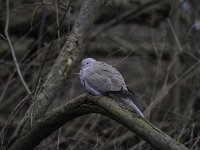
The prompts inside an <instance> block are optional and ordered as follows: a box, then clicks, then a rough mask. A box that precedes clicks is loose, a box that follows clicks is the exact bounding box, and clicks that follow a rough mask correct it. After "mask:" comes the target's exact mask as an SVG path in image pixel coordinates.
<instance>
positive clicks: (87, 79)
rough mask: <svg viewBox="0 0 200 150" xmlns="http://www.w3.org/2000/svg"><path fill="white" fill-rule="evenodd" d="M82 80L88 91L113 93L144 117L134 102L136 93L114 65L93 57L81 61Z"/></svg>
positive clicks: (92, 92)
mask: <svg viewBox="0 0 200 150" xmlns="http://www.w3.org/2000/svg"><path fill="white" fill-rule="evenodd" d="M80 80H81V83H82V85H83V86H84V87H85V88H86V90H87V91H88V92H90V93H91V94H93V95H104V94H113V95H116V96H118V97H119V98H121V99H122V100H123V101H124V102H125V103H126V104H127V105H129V106H130V107H131V108H133V110H134V111H136V113H138V114H139V115H140V116H141V117H144V115H143V114H142V112H141V111H140V110H139V109H138V107H137V106H136V105H135V104H134V103H133V101H132V100H131V97H133V95H134V93H133V92H132V91H131V90H130V89H129V88H128V87H127V86H126V83H125V81H124V78H123V77H122V75H121V74H120V73H119V71H117V70H116V69H115V68H114V67H112V66H111V65H109V64H106V63H104V62H100V61H96V60H95V59H93V58H86V59H83V60H82V62H81V70H80Z"/></svg>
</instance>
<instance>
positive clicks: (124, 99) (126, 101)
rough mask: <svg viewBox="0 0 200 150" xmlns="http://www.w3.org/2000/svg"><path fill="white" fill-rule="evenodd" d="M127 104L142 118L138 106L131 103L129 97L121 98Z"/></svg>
mask: <svg viewBox="0 0 200 150" xmlns="http://www.w3.org/2000/svg"><path fill="white" fill-rule="evenodd" d="M121 99H122V100H123V101H124V102H125V103H126V104H127V105H129V106H130V107H131V108H133V110H134V111H135V112H136V113H137V114H138V115H139V116H141V117H143V118H144V115H143V113H142V112H141V111H140V110H139V108H138V107H137V106H136V105H135V104H134V103H133V101H132V100H131V99H129V98H121Z"/></svg>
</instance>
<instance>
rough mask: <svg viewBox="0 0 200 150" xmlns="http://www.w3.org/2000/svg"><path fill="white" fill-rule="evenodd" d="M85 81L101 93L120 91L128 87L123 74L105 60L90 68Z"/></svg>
mask: <svg viewBox="0 0 200 150" xmlns="http://www.w3.org/2000/svg"><path fill="white" fill-rule="evenodd" d="M85 82H87V83H88V84H89V85H90V86H91V87H92V88H93V89H95V90H97V91H99V92H101V93H104V92H107V91H120V90H121V89H122V88H125V87H126V85H125V82H124V79H123V77H122V75H121V74H120V73H119V72H118V71H117V70H116V69H115V68H113V67H112V66H111V65H108V64H106V63H103V62H96V63H94V64H93V65H91V66H90V67H89V68H88V70H87V72H86V76H85Z"/></svg>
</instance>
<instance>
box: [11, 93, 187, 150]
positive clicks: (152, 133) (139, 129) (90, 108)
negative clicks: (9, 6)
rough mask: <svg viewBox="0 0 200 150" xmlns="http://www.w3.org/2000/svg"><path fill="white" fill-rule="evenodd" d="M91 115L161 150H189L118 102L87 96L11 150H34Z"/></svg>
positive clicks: (52, 116)
mask: <svg viewBox="0 0 200 150" xmlns="http://www.w3.org/2000/svg"><path fill="white" fill-rule="evenodd" d="M88 113H100V114H103V115H106V116H108V117H110V118H112V119H114V120H116V121H118V122H119V123H121V124H122V125H124V126H125V127H127V128H128V129H129V130H131V131H132V132H134V133H136V134H137V135H138V136H140V137H141V138H143V139H144V140H146V141H147V142H149V143H150V144H151V145H152V146H154V147H156V148H157V149H162V150H187V148H186V147H185V146H183V145H182V144H180V143H179V142H177V141H175V140H174V139H172V138H171V137H170V136H168V135H166V134H165V133H164V132H162V131H161V130H160V129H158V128H157V127H155V126H154V125H152V124H151V123H150V122H148V121H147V120H145V119H143V118H139V117H138V116H137V115H136V114H135V113H133V112H132V111H131V110H129V109H127V108H126V107H124V106H123V105H121V104H119V103H118V102H116V101H115V100H113V99H111V98H109V97H105V96H99V97H94V96H91V95H87V94H82V95H80V96H78V97H77V98H75V99H73V100H71V101H69V102H68V103H66V104H65V105H62V106H60V107H58V108H56V109H54V110H53V111H51V112H50V113H47V114H46V115H44V117H42V118H41V119H40V120H38V121H37V122H36V123H35V124H34V125H33V126H32V127H31V128H30V130H29V131H27V132H26V133H25V134H23V135H22V136H21V137H20V138H19V139H18V140H17V141H16V142H15V143H14V144H13V145H12V146H11V147H10V148H9V150H19V149H29V150H31V149H34V147H36V146H37V145H38V144H39V143H40V142H41V141H42V140H43V139H45V138H46V137H48V136H49V134H51V133H52V132H53V131H55V130H56V129H58V128H60V127H61V126H62V125H64V124H65V123H66V122H68V121H70V120H72V119H74V118H77V117H80V116H82V115H85V114H88Z"/></svg>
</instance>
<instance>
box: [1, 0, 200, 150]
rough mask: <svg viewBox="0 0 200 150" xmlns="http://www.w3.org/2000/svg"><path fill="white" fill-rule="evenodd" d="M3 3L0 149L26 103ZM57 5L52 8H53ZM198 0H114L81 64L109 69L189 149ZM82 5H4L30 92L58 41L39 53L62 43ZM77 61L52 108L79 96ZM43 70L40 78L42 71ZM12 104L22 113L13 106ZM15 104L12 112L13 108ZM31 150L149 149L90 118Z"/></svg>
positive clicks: (194, 118)
mask: <svg viewBox="0 0 200 150" xmlns="http://www.w3.org/2000/svg"><path fill="white" fill-rule="evenodd" d="M5 3H6V2H4V1H2V0H1V1H0V35H1V37H0V129H1V128H3V127H4V126H5V125H7V124H6V121H7V120H8V117H10V118H11V119H12V120H13V122H12V124H9V130H8V131H7V132H1V146H3V145H6V143H7V142H8V141H9V139H10V138H11V135H12V133H13V131H14V130H15V128H17V126H18V123H19V121H20V120H21V118H22V117H23V115H24V113H25V112H26V110H27V109H28V106H29V105H30V104H31V101H27V102H25V103H24V104H23V105H21V104H20V102H22V100H23V98H24V97H25V96H26V95H27V92H26V90H25V89H24V87H23V85H22V83H21V82H20V80H19V76H18V74H17V73H16V69H15V65H14V62H13V58H12V55H11V52H10V48H9V45H8V43H7V40H6V39H5V38H4V37H5V36H4V28H5V20H6V15H7V13H6V4H5ZM56 3H57V4H56ZM198 3H199V2H198V0H193V1H192V0H190V1H187V0H185V1H184V0H180V1H178V0H171V1H170V0H163V1H157V0H116V1H114V0H113V1H108V3H106V4H105V6H104V7H103V8H102V9H101V12H100V14H99V16H98V17H97V18H96V21H95V23H94V25H93V27H92V28H91V29H90V34H89V35H88V38H87V40H86V41H85V42H84V47H82V48H81V57H80V61H81V60H82V59H83V58H86V57H92V58H95V59H97V60H99V61H104V62H107V63H109V64H111V65H113V66H114V67H116V68H117V69H118V70H119V71H120V72H121V73H122V75H123V76H124V78H125V81H126V83H127V85H128V86H129V88H130V89H132V90H133V91H134V92H135V94H136V98H135V102H136V104H137V105H138V107H139V108H140V109H141V110H142V112H144V114H145V118H147V119H148V120H149V121H150V122H152V123H153V124H155V125H156V126H158V127H159V128H160V129H161V130H162V131H164V132H165V133H167V134H168V135H170V136H171V137H173V138H175V139H176V140H178V141H180V142H181V143H183V144H184V145H185V146H187V147H189V148H190V149H193V150H198V149H200V67H199V65H200V50H199V48H200V42H199V39H200V25H199V24H198V23H199V22H198V21H199V9H200V5H199V4H198ZM81 4H82V0H75V1H74V0H73V1H69V0H68V1H67V0H66V1H63V0H58V1H53V0H52V1H51V0H48V1H43V4H42V1H33V0H18V1H14V0H10V23H9V29H8V31H9V35H10V38H11V40H12V43H13V45H14V47H15V53H16V57H17V59H18V62H19V66H20V69H21V72H22V75H23V77H24V78H25V81H26V83H27V84H28V86H29V88H30V89H31V90H32V91H34V90H35V88H36V85H37V84H36V83H37V80H38V76H39V77H40V78H41V79H42V81H43V80H44V79H45V77H46V74H47V73H48V71H49V70H50V68H51V67H52V64H53V63H54V61H55V59H56V57H57V55H58V53H59V51H60V47H61V45H62V42H60V43H59V42H58V43H59V44H58V45H57V46H55V47H54V48H53V49H52V50H50V52H48V55H47V58H46V59H45V55H46V53H47V49H43V47H45V46H46V45H49V44H50V43H51V42H52V41H55V40H60V39H63V38H66V37H67V35H68V34H69V33H70V30H71V29H72V25H73V23H74V21H75V20H76V17H77V15H78V12H79V10H80V6H81ZM80 61H79V62H77V65H76V66H75V67H74V68H73V70H72V72H71V74H70V75H69V76H68V78H67V79H66V80H65V83H64V84H65V86H64V88H62V89H60V92H58V94H57V97H56V99H55V100H54V102H53V104H51V107H50V108H49V111H51V110H52V109H53V108H55V107H57V106H59V105H60V104H63V103H65V102H67V101H68V100H70V99H72V98H74V97H76V96H78V95H79V94H81V93H83V92H84V91H85V90H84V88H83V87H82V85H81V84H80V80H79V76H78V73H79V67H80ZM43 64H44V68H43V70H42V73H41V74H40V70H41V66H42V65H43ZM19 105H20V106H21V107H19ZM17 106H18V107H17ZM36 149H38V150H43V149H45V150H46V149H49V150H50V149H52V150H54V149H60V150H61V149H74V150H76V149H117V150H120V149H129V150H144V149H145V150H148V149H153V148H152V147H151V146H150V145H149V144H148V143H147V142H145V141H144V140H142V139H140V138H138V137H137V136H136V135H135V134H134V133H132V132H130V131H129V130H128V129H126V128H125V127H123V126H122V125H120V124H119V123H117V122H115V121H113V120H111V119H110V118H107V117H105V116H101V115H99V114H90V115H87V116H83V117H80V118H77V119H75V120H72V121H71V122H70V123H67V124H66V125H64V126H63V127H62V128H60V129H59V130H58V131H56V132H55V133H53V134H52V135H51V136H50V137H48V138H47V139H46V140H44V141H43V142H42V143H41V144H40V145H39V146H38V147H37V148H36Z"/></svg>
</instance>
